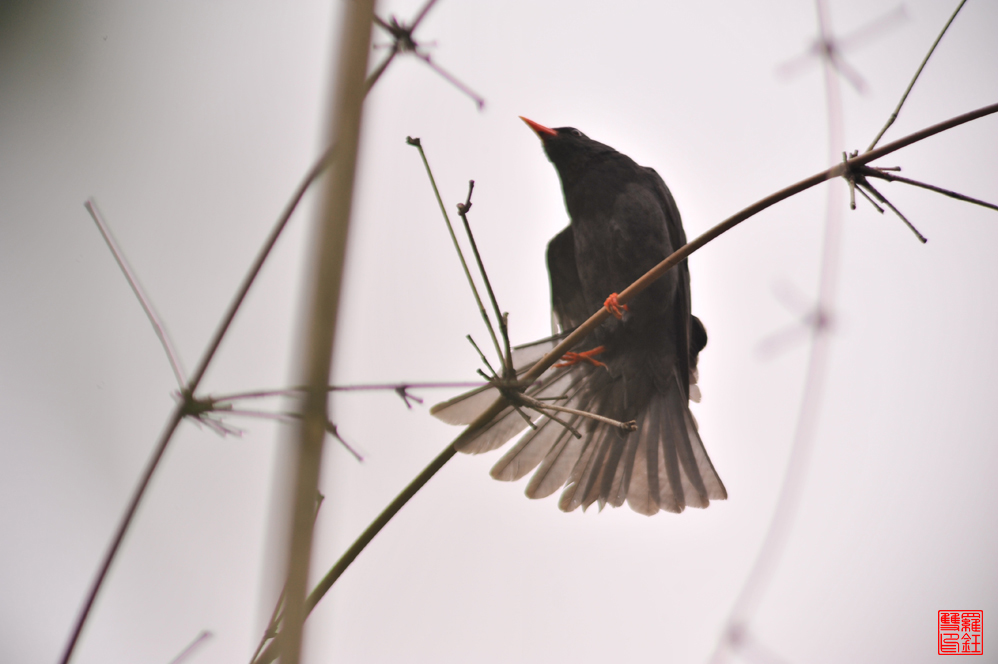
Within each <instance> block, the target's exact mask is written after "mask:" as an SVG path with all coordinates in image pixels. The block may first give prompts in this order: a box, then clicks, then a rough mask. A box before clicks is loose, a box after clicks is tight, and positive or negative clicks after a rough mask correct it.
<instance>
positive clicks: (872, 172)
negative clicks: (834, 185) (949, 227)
mask: <svg viewBox="0 0 998 664" xmlns="http://www.w3.org/2000/svg"><path fill="white" fill-rule="evenodd" d="M859 170H860V172H861V173H862V174H864V175H866V176H868V177H872V178H880V179H881V180H887V181H888V182H903V183H904V184H910V185H912V186H913V187H921V188H922V189H928V190H929V191H934V192H936V193H937V194H942V195H943V196H949V197H950V198H955V199H957V200H958V201H965V202H967V203H973V204H974V205H980V206H981V207H986V208H990V209H992V210H998V205H995V204H993V203H988V202H987V201H982V200H980V199H977V198H971V197H970V196H964V195H963V194H958V193H956V192H955V191H950V190H949V189H943V188H942V187H937V186H935V185H931V184H927V183H925V182H919V181H918V180H912V179H911V178H903V177H901V176H900V175H891V174H890V173H888V172H886V171H887V169H883V168H869V167H867V168H861V169H859Z"/></svg>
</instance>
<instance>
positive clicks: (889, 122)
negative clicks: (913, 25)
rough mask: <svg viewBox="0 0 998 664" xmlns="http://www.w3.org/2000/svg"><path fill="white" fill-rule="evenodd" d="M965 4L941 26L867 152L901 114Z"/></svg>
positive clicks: (958, 6)
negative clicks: (923, 71)
mask: <svg viewBox="0 0 998 664" xmlns="http://www.w3.org/2000/svg"><path fill="white" fill-rule="evenodd" d="M966 2H967V0H960V4H959V5H957V7H956V10H955V11H954V12H953V15H952V16H950V17H949V20H948V21H946V25H944V26H943V29H942V32H940V33H939V36H938V37H936V41H934V42H932V48H930V49H929V52H928V53H926V54H925V59H924V60H922V64H920V65H919V66H918V71H916V72H915V75H914V76H913V77H912V79H911V83H909V84H908V88H907V89H906V90H905V91H904V94H903V95H901V101H899V102H898V105H897V108H895V109H894V112H893V113H891V117H889V118H887V124H885V125H884V128H883V129H881V130H880V133H879V134H877V136H876V138H874V139H873V142H872V143H870V147H868V148H866V151H867V152H869V151H871V150H872V149H873V148H875V147H877V143H879V142H880V139H881V137H883V135H884V132H886V131H887V130H888V129H889V128H890V126H891V125H892V124H894V121H895V120H897V117H898V113H900V112H901V107H902V106H904V102H905V101H906V100H907V99H908V94H909V93H910V92H911V89H912V88H913V87H915V81H917V80H918V77H919V76H921V75H922V70H923V69H925V65H926V63H927V62H928V61H929V58H931V57H932V53H933V52H935V50H936V46H938V45H939V41H940V40H941V39H942V38H943V35H945V34H946V31H947V30H949V26H950V24H951V23H952V22H953V19H955V18H956V15H957V14H959V13H960V10H961V9H963V5H964V4H966Z"/></svg>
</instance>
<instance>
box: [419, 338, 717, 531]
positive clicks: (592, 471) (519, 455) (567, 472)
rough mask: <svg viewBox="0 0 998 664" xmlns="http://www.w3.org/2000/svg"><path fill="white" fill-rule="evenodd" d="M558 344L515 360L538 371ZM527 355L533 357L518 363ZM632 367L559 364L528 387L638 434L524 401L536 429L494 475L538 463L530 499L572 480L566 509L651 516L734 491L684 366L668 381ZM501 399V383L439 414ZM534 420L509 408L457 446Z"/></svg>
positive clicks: (455, 417)
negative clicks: (627, 510) (615, 370)
mask: <svg viewBox="0 0 998 664" xmlns="http://www.w3.org/2000/svg"><path fill="white" fill-rule="evenodd" d="M556 341H557V338H554V337H553V338H551V339H547V340H544V341H542V342H538V343H537V344H532V345H531V346H529V347H526V348H527V350H526V351H524V350H522V349H517V352H516V353H515V354H514V362H515V363H516V365H517V366H519V367H520V370H519V372H520V373H522V372H523V371H526V370H527V369H529V368H530V366H532V365H533V364H534V363H535V362H536V361H537V360H538V359H539V358H540V357H541V356H543V354H544V353H545V352H546V351H547V350H548V349H550V348H552V347H553V346H554V344H555V343H556ZM523 359H527V360H528V361H527V362H526V363H524V364H522V365H521V364H520V363H519V362H517V360H520V361H522V360H523ZM631 369H632V371H631V372H630V373H631V374H632V376H631V380H630V381H628V380H626V376H627V373H624V374H621V375H617V376H616V377H614V376H613V375H612V374H611V373H610V372H609V371H608V370H607V369H606V368H604V367H594V366H592V365H588V364H576V365H573V366H570V367H562V368H555V367H552V368H551V369H548V371H546V372H545V373H544V374H543V375H542V376H541V378H540V379H539V380H538V381H536V382H535V383H534V384H533V385H531V386H530V387H529V388H527V390H526V394H528V395H530V396H532V397H534V398H535V399H543V398H557V399H558V400H557V401H555V402H554V403H557V404H558V405H562V406H566V407H569V408H574V409H577V410H582V411H587V412H592V413H596V414H598V415H603V416H605V417H609V418H612V419H616V420H630V419H633V420H635V421H636V423H637V429H636V430H635V431H632V432H625V431H623V430H621V429H619V428H617V427H615V426H613V425H610V424H606V423H603V422H597V421H594V420H591V419H588V418H584V417H582V416H580V415H572V414H566V413H560V414H558V419H559V420H561V422H558V421H555V420H553V419H551V418H550V417H548V416H547V415H543V414H540V413H537V412H535V411H533V410H528V409H526V408H521V412H522V413H524V414H526V415H527V417H528V418H530V420H531V422H532V423H533V426H534V428H533V429H532V430H530V431H528V432H527V433H526V434H524V435H523V436H522V437H521V438H520V440H519V441H517V442H516V444H515V445H513V447H512V448H510V449H509V451H507V452H506V454H505V455H504V456H503V457H502V458H501V459H500V460H499V461H498V463H496V465H495V466H494V467H493V468H492V471H491V475H492V477H494V478H495V479H498V480H504V481H515V480H519V479H521V478H523V477H524V476H526V475H527V474H528V473H530V472H531V471H534V469H536V472H534V475H533V477H531V479H530V481H529V482H528V483H527V488H526V494H527V496H528V497H530V498H544V497H546V496H550V495H551V494H552V493H554V492H555V491H557V490H558V489H560V488H562V487H565V489H564V491H563V492H562V495H561V498H560V499H559V501H558V507H559V508H560V509H562V510H563V511H566V512H570V511H573V510H575V509H576V508H578V507H580V506H581V507H582V509H583V510H585V509H587V508H588V507H589V506H590V505H592V504H593V503H594V502H598V504H599V508H600V509H602V508H603V507H604V506H605V505H607V504H609V505H611V506H613V507H620V506H621V505H623V504H624V502H625V501H626V502H627V504H628V505H629V506H630V507H631V509H633V510H634V511H635V512H639V513H641V514H647V515H652V514H655V513H657V512H658V511H660V510H665V511H669V512H682V511H683V510H684V509H685V508H686V507H700V508H704V507H707V506H708V505H709V504H710V501H711V500H724V499H725V498H727V491H726V490H725V488H724V485H723V483H722V482H721V479H720V477H718V475H717V472H716V471H715V470H714V466H713V465H712V464H711V462H710V458H709V457H708V456H707V452H706V450H705V449H704V446H703V442H702V441H701V439H700V435H699V433H698V432H697V427H696V424H695V420H694V419H693V415H692V413H690V410H689V405H688V401H689V399H688V397H687V394H686V392H685V390H684V389H683V386H682V384H681V383H680V379H679V373H678V370H676V369H674V368H673V369H672V370H671V371H668V372H667V373H666V377H664V379H662V380H648V379H647V377H643V375H642V374H641V373H640V370H639V369H638V370H635V368H634V366H632V367H631ZM659 375H661V374H659ZM691 378H693V376H691ZM694 380H695V378H694ZM498 396H499V392H498V390H497V389H496V388H494V387H491V386H485V387H483V388H479V389H477V390H474V391H472V392H468V393H466V394H464V395H461V396H458V397H455V398H454V399H451V400H449V401H445V402H443V403H441V404H438V405H436V406H434V407H433V408H432V409H431V411H430V412H431V413H433V414H434V415H436V416H437V417H439V418H440V419H442V420H444V421H445V422H452V423H456V424H466V423H468V422H471V421H472V420H473V419H474V418H475V417H476V416H477V415H478V414H479V413H481V412H482V411H483V410H484V409H485V408H487V407H488V406H489V405H490V404H491V403H492V402H493V401H494V400H495V399H496V398H498ZM566 425H567V426H566ZM527 426H528V423H527V421H526V420H525V419H524V417H523V415H521V413H520V412H517V411H516V410H515V409H513V408H512V407H507V408H506V409H504V410H503V411H502V412H500V414H499V415H497V416H496V417H495V418H494V419H493V420H492V422H490V423H489V424H488V425H486V426H485V427H484V428H483V429H482V430H481V431H479V432H478V433H477V435H475V436H474V437H472V438H471V439H470V440H468V441H465V442H464V443H463V444H462V446H461V447H460V448H458V449H459V451H461V452H465V453H471V454H478V453H481V452H487V451H489V450H493V449H496V448H498V447H500V446H502V445H503V444H505V443H506V442H507V441H508V440H510V439H511V438H513V437H514V436H516V435H517V434H519V433H521V432H522V431H523V430H524V429H526V428H527ZM573 430H574V431H573ZM575 432H578V433H579V434H581V437H578V436H576V434H575Z"/></svg>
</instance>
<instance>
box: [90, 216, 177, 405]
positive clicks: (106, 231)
mask: <svg viewBox="0 0 998 664" xmlns="http://www.w3.org/2000/svg"><path fill="white" fill-rule="evenodd" d="M83 207H85V208H87V212H89V213H90V216H91V217H93V219H94V223H96V224H97V229H98V230H100V234H101V235H102V236H103V237H104V242H106V243H107V246H108V249H110V250H111V253H112V254H113V255H114V260H116V261H117V262H118V267H120V268H121V271H122V272H124V273H125V279H127V280H128V285H129V286H131V287H132V292H134V293H135V297H137V298H138V299H139V304H141V305H142V310H143V311H145V312H146V316H147V317H148V318H149V322H150V323H152V327H153V329H154V330H156V336H157V337H159V342H160V343H161V344H162V345H163V350H164V351H166V357H167V358H168V359H169V360H170V367H171V368H172V369H173V375H174V376H176V377H177V385H179V386H180V387H183V386H184V383H186V382H187V379H186V378H185V377H184V370H183V368H182V367H181V366H180V355H179V354H178V353H177V349H176V347H174V345H173V341H172V340H171V339H170V334H169V333H168V332H167V331H166V327H165V326H164V325H163V321H161V320H160V319H159V315H157V314H156V310H155V309H153V306H152V300H150V299H149V296H147V295H146V293H145V290H143V288H142V284H140V283H139V279H138V277H136V276H135V273H134V272H133V271H132V267H131V266H130V265H129V264H128V260H127V259H125V254H124V253H123V252H122V251H121V248H120V247H119V246H118V243H117V242H116V241H115V239H114V235H112V234H111V229H110V228H109V227H108V225H107V222H105V221H104V217H103V215H101V213H100V210H98V209H97V201H95V200H94V199H93V198H88V199H87V202H86V203H84V204H83Z"/></svg>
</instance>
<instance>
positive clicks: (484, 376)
mask: <svg viewBox="0 0 998 664" xmlns="http://www.w3.org/2000/svg"><path fill="white" fill-rule="evenodd" d="M465 338H466V339H467V340H468V342H469V343H470V344H471V345H472V346H474V348H475V350H476V351H478V357H480V358H482V362H484V363H485V366H486V367H488V368H489V373H490V374H492V375H491V376H486V375H485V374H484V373H482V377H483V378H485V379H486V380H494V379H496V378H498V376H497V375H496V370H495V369H493V368H492V365H491V364H489V360H488V358H487V357H485V353H483V352H482V349H481V348H479V347H478V344H476V343H475V340H474V339H472V338H471V335H470V334H467V335H465ZM500 359H502V358H500ZM479 373H481V372H479Z"/></svg>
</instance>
